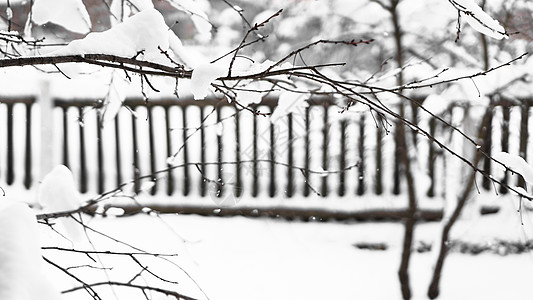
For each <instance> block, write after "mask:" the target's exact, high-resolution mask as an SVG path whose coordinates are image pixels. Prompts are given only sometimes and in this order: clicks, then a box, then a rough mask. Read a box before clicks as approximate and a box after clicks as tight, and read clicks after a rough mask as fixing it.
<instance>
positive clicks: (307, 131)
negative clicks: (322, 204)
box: [303, 107, 311, 197]
mask: <svg viewBox="0 0 533 300" xmlns="http://www.w3.org/2000/svg"><path fill="white" fill-rule="evenodd" d="M309 110H310V107H306V108H305V140H304V144H305V162H304V167H305V170H304V172H303V173H304V177H305V178H304V180H305V185H304V190H303V195H304V196H305V197H307V196H309V192H310V190H311V189H310V188H309V185H310V182H309V175H310V174H309V167H310V164H311V158H310V153H309V135H310V131H311V129H310V124H309Z"/></svg>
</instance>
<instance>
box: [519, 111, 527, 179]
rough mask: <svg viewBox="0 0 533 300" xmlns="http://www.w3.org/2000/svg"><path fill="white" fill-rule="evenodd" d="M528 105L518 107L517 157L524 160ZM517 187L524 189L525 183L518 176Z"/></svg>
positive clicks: (525, 155) (525, 157)
mask: <svg viewBox="0 0 533 300" xmlns="http://www.w3.org/2000/svg"><path fill="white" fill-rule="evenodd" d="M528 126H529V104H527V103H522V105H520V150H519V151H520V153H519V155H520V156H521V157H522V158H523V159H524V160H525V161H527V160H528V157H527V141H528V139H529V133H528ZM518 186H520V187H523V188H525V187H526V182H525V181H524V178H523V177H522V176H518Z"/></svg>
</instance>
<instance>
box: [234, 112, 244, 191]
mask: <svg viewBox="0 0 533 300" xmlns="http://www.w3.org/2000/svg"><path fill="white" fill-rule="evenodd" d="M239 116H240V113H239V111H238V110H237V109H235V161H236V162H237V165H236V166H235V177H236V178H235V188H234V194H235V196H236V197H240V196H241V195H242V177H241V134H240V121H239V119H240V118H239Z"/></svg>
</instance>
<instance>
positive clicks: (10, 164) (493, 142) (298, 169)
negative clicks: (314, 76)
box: [0, 97, 533, 197]
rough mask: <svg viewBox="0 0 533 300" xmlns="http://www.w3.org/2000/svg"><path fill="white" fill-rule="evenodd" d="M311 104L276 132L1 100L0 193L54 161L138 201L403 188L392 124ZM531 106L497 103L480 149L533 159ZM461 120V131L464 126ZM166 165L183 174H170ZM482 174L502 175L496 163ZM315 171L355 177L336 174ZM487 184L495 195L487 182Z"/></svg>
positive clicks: (143, 109)
mask: <svg viewBox="0 0 533 300" xmlns="http://www.w3.org/2000/svg"><path fill="white" fill-rule="evenodd" d="M308 102H309V107H308V108H306V109H300V110H299V111H296V112H293V113H292V114H289V115H288V116H286V117H284V118H281V120H280V121H278V122H275V123H271V122H270V121H269V119H268V118H267V117H264V116H262V115H260V114H253V113H251V112H249V111H242V112H240V113H237V112H238V110H237V109H236V108H235V106H234V104H231V103H227V102H225V101H219V100H216V99H211V100H204V101H194V100H192V99H157V100H150V101H149V102H145V101H144V100H142V99H127V100H126V101H125V103H124V106H125V107H123V108H122V109H121V111H120V112H119V114H118V115H117V117H116V118H115V119H113V120H112V121H109V122H103V118H102V111H101V109H100V108H101V106H102V103H101V102H100V101H96V100H93V99H86V100H80V99H77V100H67V99H53V100H52V103H53V107H52V109H50V110H48V111H46V110H44V108H43V107H42V105H39V104H38V103H36V99H35V98H34V97H11V98H10V97H0V145H1V147H0V183H2V182H3V183H4V184H6V185H8V186H9V185H12V184H16V183H17V182H18V183H21V184H23V185H24V187H26V188H28V189H30V188H32V187H35V186H36V184H37V183H38V180H39V178H40V177H41V176H42V172H41V173H39V170H40V169H43V168H45V167H42V166H43V164H42V162H43V161H44V162H48V164H49V165H52V164H57V163H62V164H65V165H67V166H69V167H70V168H71V170H72V171H73V172H74V174H75V177H76V179H77V181H78V183H79V189H80V191H81V192H84V193H85V192H94V193H102V192H105V191H108V190H111V189H113V188H115V187H117V186H118V185H120V184H122V183H124V182H126V181H128V180H134V182H135V185H134V186H135V190H136V191H140V190H148V192H149V193H150V194H152V195H183V196H188V195H200V196H206V195H207V194H211V195H213V194H215V195H216V196H217V197H222V196H223V195H224V194H225V193H234V194H235V195H237V196H241V195H242V194H243V193H244V194H247V195H250V196H252V197H256V196H258V195H268V196H270V197H276V196H283V197H293V196H295V195H303V196H310V195H320V196H322V197H326V196H335V197H354V196H357V195H364V194H375V195H381V194H400V193H402V192H403V190H405V188H404V185H405V182H404V181H403V179H402V176H401V166H400V165H399V160H398V159H397V158H396V155H397V154H396V149H397V147H396V142H395V136H396V135H395V130H394V126H392V127H391V128H390V129H391V130H390V132H388V131H387V132H386V131H385V130H384V129H383V127H381V126H376V125H377V123H379V120H376V115H375V114H369V113H368V111H357V110H356V109H354V110H352V111H349V112H348V113H345V114H339V110H340V107H339V106H337V105H335V104H334V103H333V101H332V100H331V99H326V98H324V99H319V98H317V99H312V100H309V101H308ZM276 105H277V99H265V100H264V101H263V102H262V103H260V104H258V105H256V106H254V107H253V108H254V109H257V110H258V111H259V112H264V113H268V112H272V111H273V110H274V109H275V108H276ZM530 105H531V101H520V102H512V101H502V100H497V99H496V101H493V104H492V106H491V107H492V110H493V113H492V114H491V115H490V119H491V120H490V123H489V124H490V125H489V126H487V127H486V130H487V132H488V134H487V138H486V139H485V140H484V141H479V142H480V144H483V148H484V149H485V150H486V151H508V152H511V153H513V152H514V153H516V154H520V155H521V156H522V157H524V158H526V159H527V158H528V157H532V156H531V153H530V152H531V151H532V149H533V148H532V147H528V145H529V143H530V142H531V141H530V140H529V133H528V131H529V126H530V124H532V123H531V122H529V110H530ZM40 106H41V107H40ZM466 109H468V108H465V107H464V106H461V105H457V106H453V107H451V108H450V109H449V110H448V113H447V114H446V115H445V116H444V118H445V119H447V120H449V121H450V122H452V123H453V122H454V118H453V115H454V114H457V113H459V114H463V115H464V113H465V110H466ZM39 112H40V114H39ZM418 114H420V115H421V114H422V113H421V112H418ZM39 118H40V119H41V120H40V121H39ZM424 120H425V119H424V118H423V117H421V116H419V118H418V121H419V122H420V124H421V125H420V126H422V127H424V128H427V130H428V132H430V133H431V134H434V135H437V136H440V137H441V138H442V139H443V140H445V141H446V139H448V138H449V137H448V135H449V133H450V132H451V130H450V129H449V128H446V127H445V126H443V125H442V124H439V123H438V122H436V121H435V120H429V119H427V123H424V122H425V121H424ZM458 120H459V122H460V123H458V124H457V125H458V126H459V127H461V126H463V125H464V124H462V123H463V121H464V119H461V118H459V119H458ZM42 124H49V125H46V126H44V125H42ZM43 127H47V129H43ZM43 132H44V133H43ZM46 132H48V133H46ZM50 132H53V136H51V135H50ZM415 139H416V143H417V147H419V149H418V151H419V152H418V154H417V155H418V156H420V157H419V158H418V161H419V162H420V163H422V164H423V165H422V166H419V171H420V172H423V173H425V174H426V175H427V178H428V179H429V184H428V186H427V195H428V196H429V197H434V196H440V195H442V194H443V193H444V189H443V186H445V184H444V180H445V175H444V174H445V169H446V163H445V161H444V158H443V155H442V150H441V149H439V148H438V147H436V146H435V145H434V144H431V143H430V142H429V141H428V140H427V139H425V138H423V137H421V136H418V137H417V138H415ZM47 147H48V148H47ZM168 157H173V159H171V160H172V161H170V160H169V159H167V158H168ZM168 163H172V165H174V166H177V167H175V168H171V169H168V170H166V169H167V168H168V167H169V166H170V165H169V164H168ZM40 166H41V167H40ZM482 167H483V168H484V169H491V168H494V166H491V163H490V161H489V160H485V161H484V162H483V165H482ZM346 168H349V169H346ZM309 169H311V170H321V169H324V170H344V169H346V170H344V171H339V172H336V173H334V174H329V175H326V174H316V173H310V172H308V171H307V170H309ZM507 176H508V175H507V174H506V175H505V177H504V180H508V179H507ZM482 186H483V188H485V189H490V188H492V185H491V184H490V182H489V181H488V180H483V184H482ZM501 192H505V189H502V190H501Z"/></svg>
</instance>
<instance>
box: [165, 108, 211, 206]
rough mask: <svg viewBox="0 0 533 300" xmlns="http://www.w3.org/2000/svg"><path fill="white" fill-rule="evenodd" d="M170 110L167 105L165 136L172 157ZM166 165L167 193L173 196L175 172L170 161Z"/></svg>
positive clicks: (168, 155) (168, 153) (168, 152)
mask: <svg viewBox="0 0 533 300" xmlns="http://www.w3.org/2000/svg"><path fill="white" fill-rule="evenodd" d="M169 110H170V107H169V106H165V138H166V140H167V157H171V156H172V155H173V153H172V147H171V146H172V136H171V130H172V128H170V111H169ZM201 152H203V151H201ZM166 166H167V168H168V170H167V195H168V196H171V195H172V194H173V193H174V172H173V169H172V168H171V167H172V166H171V165H170V164H169V163H167V164H166ZM202 182H203V180H202ZM202 196H203V195H202Z"/></svg>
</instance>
